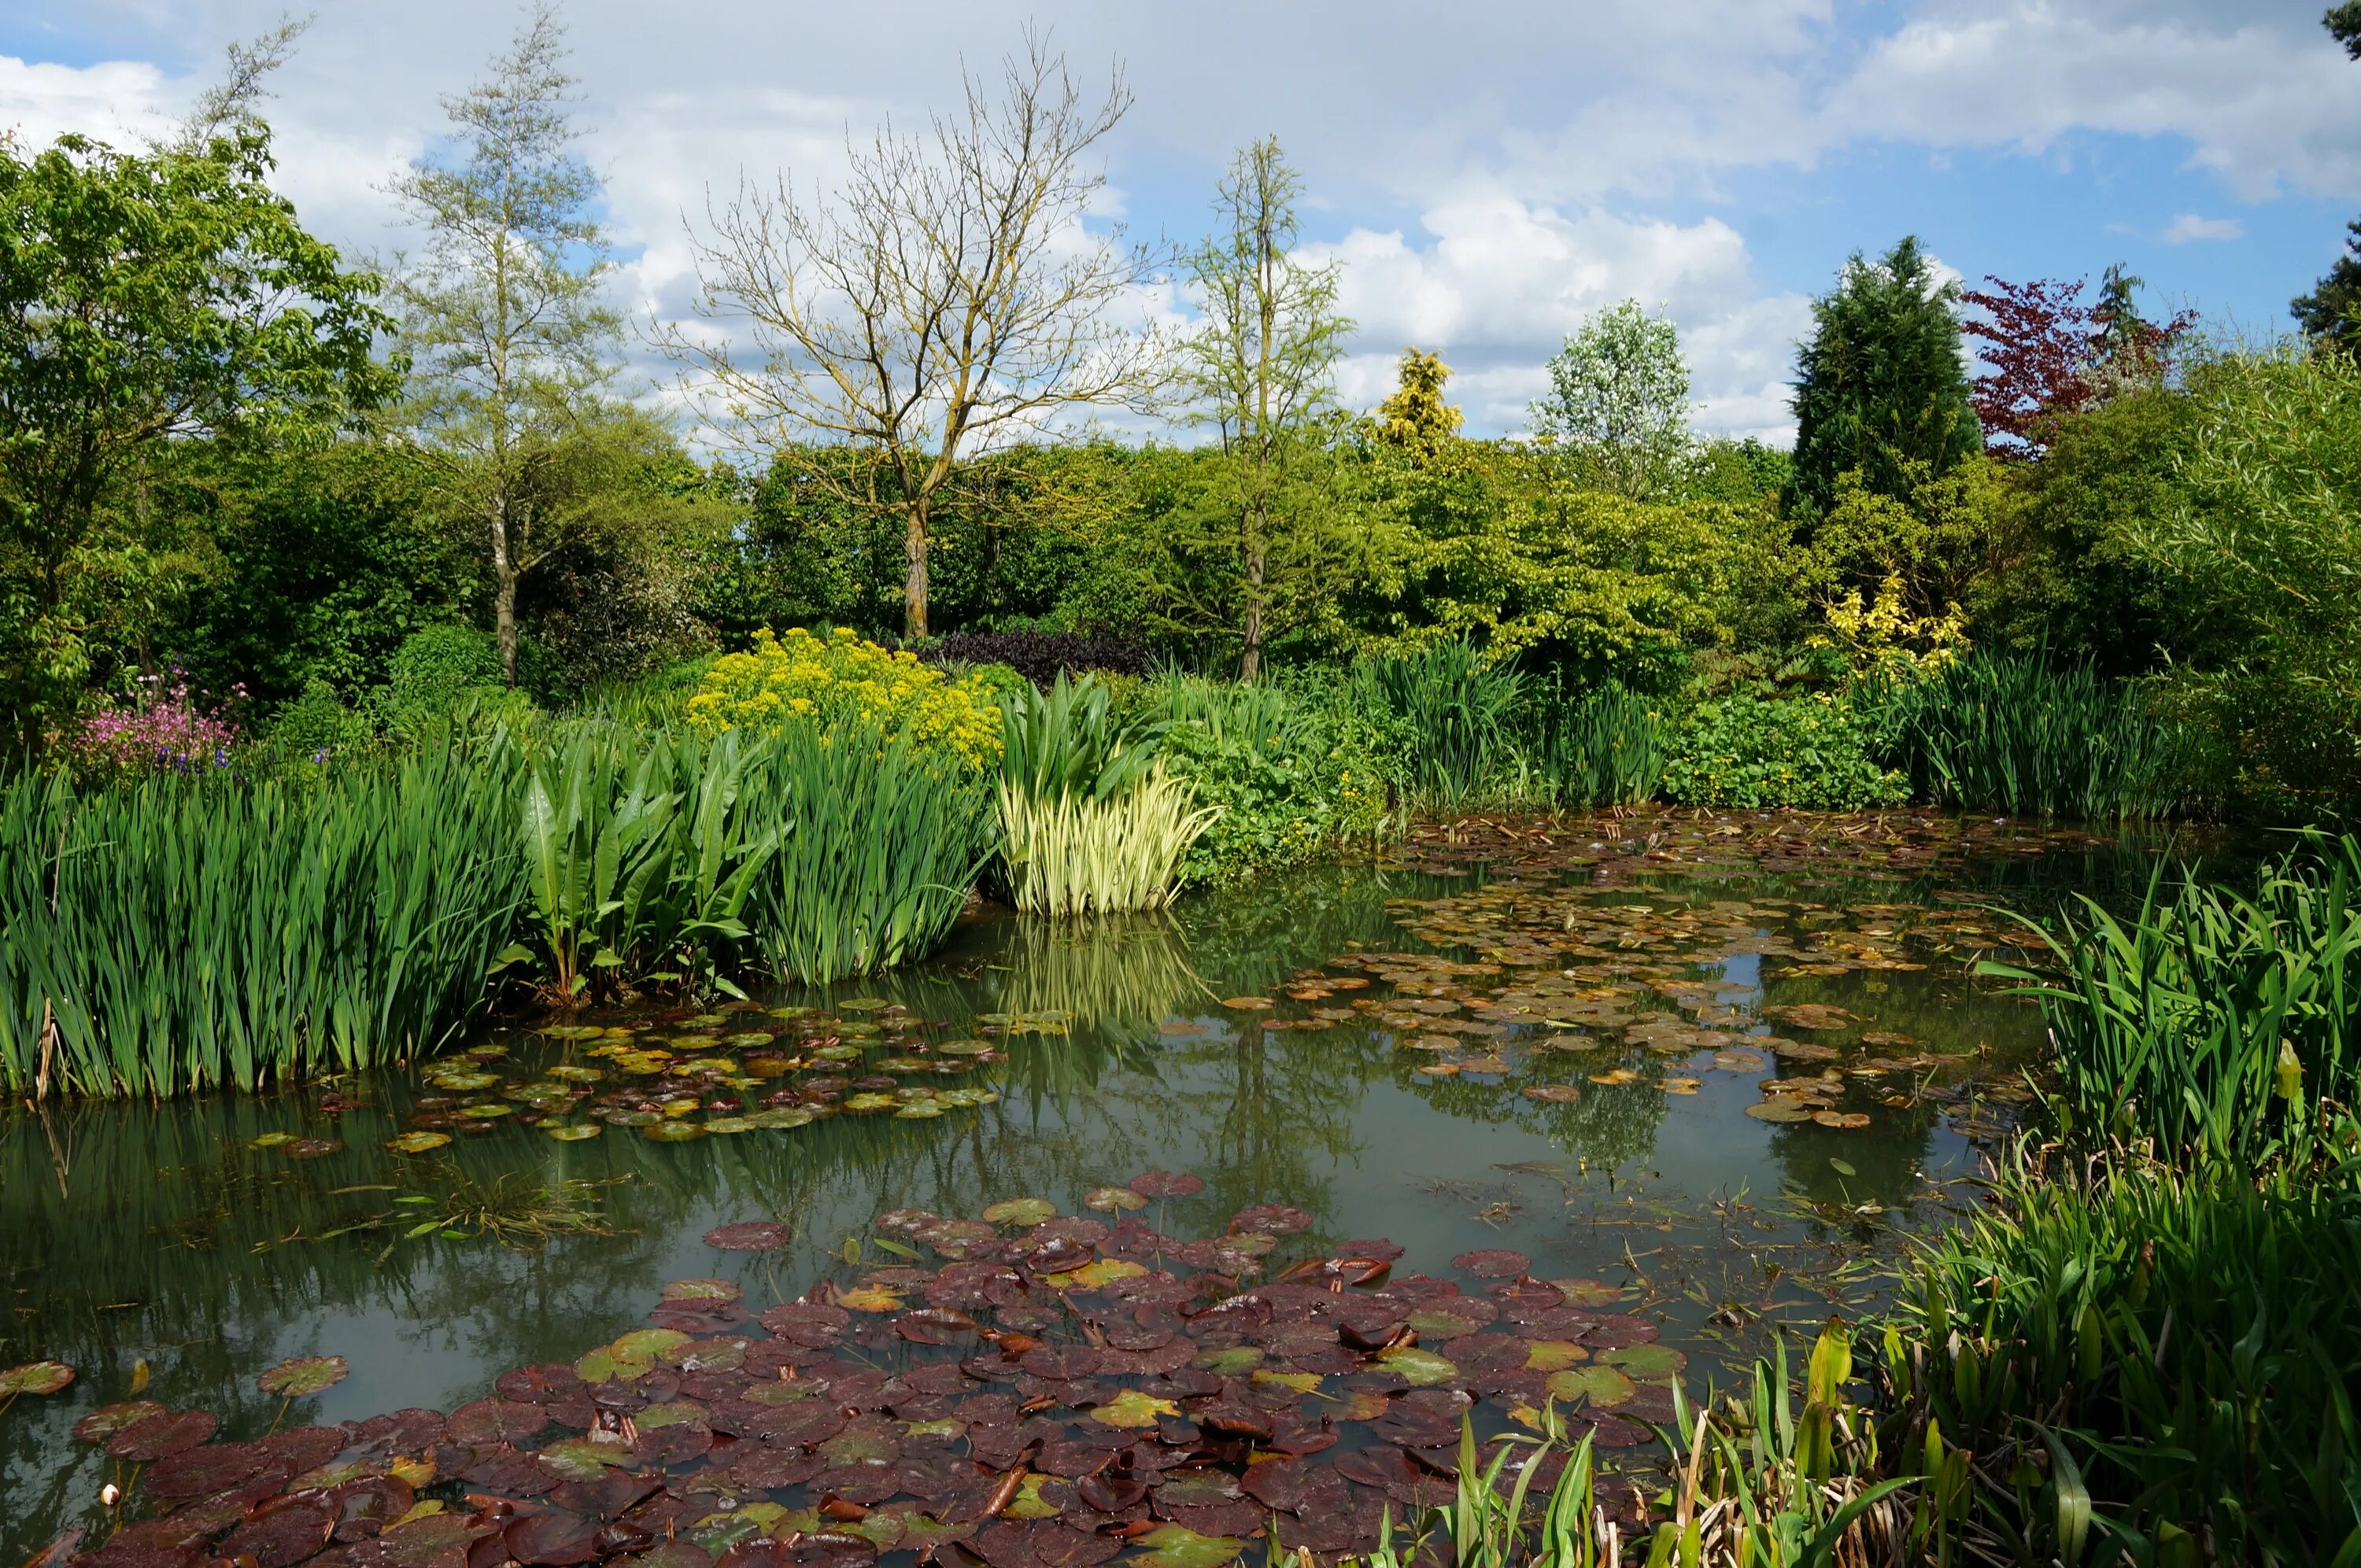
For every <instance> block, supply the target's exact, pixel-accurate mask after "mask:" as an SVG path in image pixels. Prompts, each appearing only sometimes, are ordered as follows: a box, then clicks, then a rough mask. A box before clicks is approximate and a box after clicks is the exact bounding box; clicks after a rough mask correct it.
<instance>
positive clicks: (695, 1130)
mask: <svg viewBox="0 0 2361 1568" xmlns="http://www.w3.org/2000/svg"><path fill="white" fill-rule="evenodd" d="M640 1136H642V1137H643V1138H646V1139H648V1140H649V1141H650V1142H651V1143H659V1144H691V1143H695V1142H696V1141H697V1139H699V1138H701V1137H703V1136H705V1129H704V1128H703V1127H702V1126H700V1125H698V1124H697V1123H695V1122H674V1121H664V1122H658V1123H656V1124H654V1125H653V1126H647V1127H642V1128H641V1129H640Z"/></svg>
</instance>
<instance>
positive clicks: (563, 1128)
mask: <svg viewBox="0 0 2361 1568" xmlns="http://www.w3.org/2000/svg"><path fill="white" fill-rule="evenodd" d="M606 1130H607V1129H606V1128H604V1127H602V1126H600V1125H599V1124H598V1123H596V1122H551V1123H549V1124H546V1125H544V1127H543V1128H542V1129H541V1132H542V1135H543V1136H544V1137H549V1138H555V1139H556V1140H557V1141H558V1142H559V1143H561V1144H578V1143H580V1142H581V1141H582V1140H583V1139H585V1138H595V1137H597V1136H598V1135H599V1134H601V1133H603V1132H605V1131H606Z"/></svg>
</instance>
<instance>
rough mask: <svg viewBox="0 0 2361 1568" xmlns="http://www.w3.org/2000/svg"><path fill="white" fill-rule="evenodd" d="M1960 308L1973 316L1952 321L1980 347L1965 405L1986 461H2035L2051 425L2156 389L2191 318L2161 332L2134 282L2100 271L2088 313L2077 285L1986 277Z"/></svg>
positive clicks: (2187, 314)
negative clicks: (2127, 394)
mask: <svg viewBox="0 0 2361 1568" xmlns="http://www.w3.org/2000/svg"><path fill="white" fill-rule="evenodd" d="M1984 281H1985V282H1986V283H1988V284H1990V285H1991V288H1989V289H1981V290H1978V289H1971V290H1967V291H1962V292H1961V293H1960V303H1961V304H1963V305H1970V306H1972V307H1974V308H1975V309H1977V310H1980V311H1982V312H1983V315H1982V317H1981V318H1976V317H1970V318H1968V319H1967V320H1964V321H1962V322H1960V332H1961V333H1962V334H1965V335H1967V336H1969V337H1971V338H1975V339H1978V340H1980V341H1981V342H1982V345H1983V346H1982V349H1981V350H1980V351H1979V354H1980V356H1981V357H1982V360H1983V362H1984V366H1985V368H1984V369H1983V370H1982V371H1981V372H1980V373H1979V374H1978V375H1977V377H1976V379H1975V390H1974V392H1973V393H1972V394H1971V399H1970V401H1971V404H1972V405H1973V407H1974V409H1975V411H1976V418H1977V420H1978V422H1981V423H1982V426H1983V429H1984V440H1985V443H1986V444H1987V445H1988V446H1989V447H1990V448H1991V450H1992V451H1993V455H1996V456H2003V457H2039V456H2042V455H2044V454H2046V453H2047V452H2048V448H2049V443H2050V442H2051V440H2052V439H2053V438H2054V437H2055V436H2056V433H2057V431H2058V427H2059V423H2060V422H2062V421H2064V420H2066V419H2067V418H2069V417H2070V416H2071V415H2074V414H2077V413H2080V412H2081V411H2083V410H2085V409H2087V408H2090V407H2092V406H2093V405H2094V404H2096V403H2098V402H2100V401H2102V400H2105V399H2107V398H2110V397H2114V396H2116V395H2119V394H2120V393H2122V392H2123V391H2125V389H2129V388H2133V387H2147V386H2153V385H2155V384H2157V383H2158V382H2160V381H2161V380H2162V379H2163V378H2164V376H2165V373H2166V371H2167V369H2168V368H2169V366H2168V360H2169V356H2170V353H2171V349H2172V345H2173V343H2174V342H2175V341H2176V340H2177V339H2178V338H2180V335H2181V334H2184V333H2185V332H2187V331H2188V330H2189V328H2190V326H2191V324H2193V323H2194V322H2195V321H2196V319H2197V318H2196V314H2195V313H2194V312H2191V311H2180V312H2177V313H2174V315H2173V316H2172V317H2171V319H2170V320H2169V321H2166V322H2163V323H2155V322H2150V321H2149V320H2147V318H2146V317H2145V316H2143V315H2142V314H2141V313H2140V311H2139V306H2138V303H2137V302H2136V299H2135V298H2134V293H2135V291H2136V290H2137V289H2138V287H2139V284H2140V280H2139V279H2137V278H2135V277H2133V276H2131V275H2130V274H2129V273H2127V272H2125V270H2124V269H2123V268H2122V266H2121V265H2116V266H2113V267H2110V268H2108V269H2107V270H2106V273H2105V276H2104V277H2103V279H2102V280H2101V281H2100V285H2099V300H2098V302H2097V303H2096V304H2095V305H2085V304H2083V303H2082V281H2081V279H2076V280H2074V281H2073V282H2071V283H2068V282H2065V281H2063V280H2059V279H2055V278H2048V279H2039V280H2035V281H2033V282H2030V283H2010V282H2007V281H2004V280H2002V279H1999V278H1993V277H1989V276H1988V277H1986V278H1985V280H1984Z"/></svg>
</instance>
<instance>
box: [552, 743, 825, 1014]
mask: <svg viewBox="0 0 2361 1568" xmlns="http://www.w3.org/2000/svg"><path fill="white" fill-rule="evenodd" d="M774 744H775V742H774V741H772V740H767V739H763V738H761V737H756V738H754V739H752V740H748V738H747V737H746V736H744V735H743V734H742V733H741V732H737V731H729V732H725V733H723V734H722V735H721V736H720V737H719V739H718V740H715V741H714V742H713V743H712V744H710V745H709V746H708V745H706V744H704V743H702V742H700V741H699V740H697V738H696V737H695V736H693V735H688V734H685V733H675V734H670V735H667V734H664V733H661V732H659V733H656V734H648V733H645V732H635V731H617V730H614V729H609V728H608V727H606V726H603V725H583V726H577V727H575V728H573V729H571V730H570V731H569V732H568V733H567V734H566V735H565V736H564V737H562V738H561V739H559V740H557V741H555V743H553V744H551V745H548V746H544V747H541V748H538V749H536V750H535V751H534V752H533V754H532V755H531V756H530V757H528V758H527V760H526V762H525V766H524V777H523V801H522V812H521V817H522V821H521V826H520V831H521V833H522V847H523V851H524V856H525V862H526V865H527V868H528V876H529V885H530V887H531V889H532V895H533V905H532V912H533V918H532V928H533V946H532V947H531V948H530V949H516V950H517V951H520V952H527V951H529V953H530V956H531V957H533V959H537V960H538V961H539V962H540V964H541V965H542V966H543V969H544V972H545V974H546V975H547V980H548V988H549V990H550V991H551V992H553V993H554V994H555V995H556V996H557V997H559V998H560V999H562V1000H566V1001H572V1000H575V999H577V998H578V997H580V996H581V995H582V994H583V992H585V991H586V989H588V988H590V986H591V984H592V981H593V977H594V976H597V975H604V976H606V977H608V983H606V984H605V985H603V986H601V987H599V989H600V990H602V991H605V992H612V991H614V990H615V989H617V988H618V987H619V986H620V984H622V983H623V982H625V981H634V980H640V979H642V978H646V979H659V980H666V981H675V980H678V979H680V978H681V977H682V975H683V974H684V973H687V972H692V971H693V972H694V974H695V975H696V977H697V978H698V979H702V980H706V981H719V983H722V984H725V985H726V984H727V983H728V981H727V980H726V978H725V977H723V976H721V975H720V974H719V969H720V966H721V964H722V963H723V962H724V961H725V960H726V959H729V958H730V956H731V955H732V952H733V949H734V948H735V945H736V944H737V943H738V942H739V941H740V940H741V939H742V938H745V937H746V936H747V935H748V931H747V927H745V925H744V924H743V923H742V922H741V920H740V918H739V916H740V912H741V910H742V909H743V908H744V906H745V904H746V899H747V896H748V894H749V892H750V890H751V889H752V885H753V883H754V881H755V879H756V878H757V877H759V876H761V875H762V874H763V871H764V869H765V867H766V866H767V864H768V862H769V861H770V858H771V856H772V855H773V854H774V853H775V852H776V851H777V849H778V844H779V840H780V839H781V837H782V835H783V834H785V832H786V831H787V830H788V828H789V827H790V826H791V825H790V824H788V823H785V822H778V821H773V822H767V823H765V822H763V821H760V820H751V819H750V818H751V817H752V813H751V811H750V810H749V809H748V803H746V802H745V801H744V799H743V798H742V797H743V788H742V783H743V778H744V775H745V773H746V769H747V767H748V765H749V762H750V757H753V756H759V754H760V753H761V752H762V751H764V750H767V749H768V748H769V747H771V746H773V745H774ZM633 752H636V753H637V754H636V757H634V756H632V755H631V753H633Z"/></svg>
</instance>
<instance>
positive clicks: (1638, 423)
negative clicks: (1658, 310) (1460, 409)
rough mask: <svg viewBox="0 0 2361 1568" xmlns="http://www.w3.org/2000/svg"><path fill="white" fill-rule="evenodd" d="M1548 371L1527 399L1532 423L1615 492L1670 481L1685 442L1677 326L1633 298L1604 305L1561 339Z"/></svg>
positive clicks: (1631, 492)
mask: <svg viewBox="0 0 2361 1568" xmlns="http://www.w3.org/2000/svg"><path fill="white" fill-rule="evenodd" d="M1549 377H1550V389H1549V391H1548V393H1547V394H1546V395H1545V396H1543V397H1542V398H1541V399H1539V400H1536V401H1535V402H1534V403H1533V405H1532V422H1533V428H1534V430H1536V431H1537V432H1539V433H1541V434H1542V435H1543V436H1544V437H1547V438H1549V439H1551V440H1554V441H1555V442H1558V443H1560V444H1562V445H1563V446H1564V447H1565V449H1566V450H1567V451H1569V452H1570V453H1572V454H1573V455H1576V458H1577V459H1578V460H1579V461H1580V462H1581V463H1582V464H1583V465H1584V466H1587V468H1589V469H1590V471H1591V472H1592V473H1593V475H1594V476H1595V477H1596V478H1597V479H1598V483H1600V484H1601V485H1602V486H1603V487H1604V488H1607V489H1609V490H1612V491H1614V492H1615V493H1616V494H1617V495H1620V496H1629V497H1631V499H1634V500H1645V499H1649V498H1651V497H1653V496H1657V495H1660V494H1662V493H1663V492H1664V490H1665V489H1666V488H1669V487H1670V486H1671V484H1672V483H1673V481H1674V479H1675V477H1676V475H1677V474H1678V472H1679V469H1680V466H1681V463H1682V460H1683V459H1684V458H1685V457H1686V455H1688V451H1689V446H1690V437H1689V425H1688V409H1689V367H1688V362H1687V361H1686V359H1685V358H1684V357H1683V356H1682V354H1681V335H1680V329H1679V328H1678V327H1675V325H1674V324H1673V323H1672V322H1671V321H1670V320H1668V319H1667V318H1666V317H1664V316H1663V315H1651V314H1649V313H1647V312H1646V311H1645V310H1642V308H1641V305H1640V302H1639V301H1637V300H1625V301H1624V302H1621V303H1620V304H1616V305H1610V306H1609V307H1608V308H1607V309H1605V310H1603V311H1600V312H1598V313H1597V314H1595V315H1593V316H1591V317H1590V318H1589V319H1588V320H1587V321H1586V322H1584V323H1582V326H1581V327H1580V329H1579V330H1577V331H1576V333H1575V334H1573V335H1572V336H1570V337H1568V338H1567V339H1566V340H1565V347H1564V348H1562V349H1560V350H1559V351H1558V353H1557V356H1556V357H1555V358H1554V359H1552V360H1551V361H1550V363H1549Z"/></svg>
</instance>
